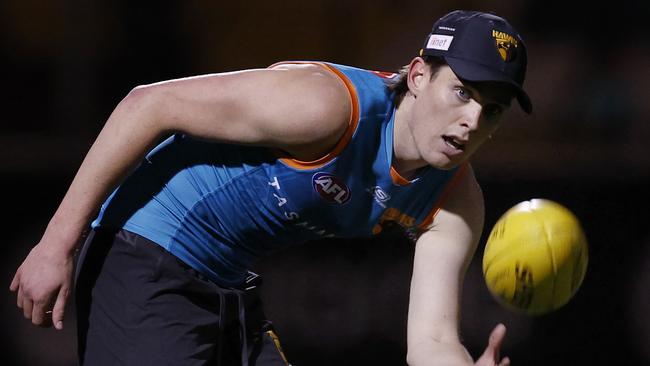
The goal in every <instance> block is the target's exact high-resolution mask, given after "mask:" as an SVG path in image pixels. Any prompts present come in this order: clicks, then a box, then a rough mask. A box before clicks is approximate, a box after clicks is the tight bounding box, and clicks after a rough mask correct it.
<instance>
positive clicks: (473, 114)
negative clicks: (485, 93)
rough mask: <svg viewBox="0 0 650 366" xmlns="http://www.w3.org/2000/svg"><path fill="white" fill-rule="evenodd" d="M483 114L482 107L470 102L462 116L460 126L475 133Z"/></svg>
mask: <svg viewBox="0 0 650 366" xmlns="http://www.w3.org/2000/svg"><path fill="white" fill-rule="evenodd" d="M482 112H483V106H482V105H480V104H479V103H477V102H475V101H471V103H469V104H468V105H467V106H466V110H465V115H464V116H463V122H462V126H463V127H466V128H467V129H468V130H470V131H476V130H477V129H478V127H479V119H480V118H481V113H482Z"/></svg>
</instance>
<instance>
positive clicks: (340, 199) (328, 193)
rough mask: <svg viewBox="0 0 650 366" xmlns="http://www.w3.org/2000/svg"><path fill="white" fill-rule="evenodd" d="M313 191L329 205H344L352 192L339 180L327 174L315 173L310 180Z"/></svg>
mask: <svg viewBox="0 0 650 366" xmlns="http://www.w3.org/2000/svg"><path fill="white" fill-rule="evenodd" d="M311 184H312V186H313V187H314V191H316V192H318V194H320V196H321V197H323V199H324V200H325V201H327V202H329V203H334V204H339V205H342V204H345V203H346V202H348V201H349V200H350V196H352V192H350V188H348V186H347V185H346V184H345V183H344V182H343V181H342V180H340V179H339V178H337V177H335V176H333V175H331V174H329V173H324V172H320V173H316V174H314V176H313V177H312V178H311Z"/></svg>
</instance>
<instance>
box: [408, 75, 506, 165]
mask: <svg viewBox="0 0 650 366" xmlns="http://www.w3.org/2000/svg"><path fill="white" fill-rule="evenodd" d="M411 81H412V84H413V85H412V88H411V92H412V93H413V94H414V95H415V100H414V104H413V109H412V114H411V118H409V122H408V123H409V127H410V130H411V133H412V136H413V141H414V143H415V147H416V149H417V151H418V153H419V155H420V157H421V159H422V160H424V161H425V162H426V163H427V164H429V165H431V166H434V167H437V168H441V169H452V168H454V167H456V166H457V165H458V164H460V163H462V162H463V161H465V160H467V159H468V158H469V157H470V156H471V155H472V154H473V153H474V152H475V151H476V150H477V149H478V148H479V147H480V146H481V145H482V144H483V143H484V142H485V140H487V139H488V138H489V136H490V135H491V134H492V133H493V132H494V131H495V130H496V129H497V128H498V127H499V124H500V120H501V116H502V115H503V112H505V111H506V109H508V108H509V104H510V100H511V99H512V95H511V94H510V93H509V92H508V91H507V90H505V88H503V87H497V86H496V85H494V84H491V85H488V84H482V85H479V84H475V85H468V84H466V83H463V82H461V81H460V80H459V79H458V78H457V77H456V75H455V74H454V73H453V71H452V70H451V68H450V67H449V66H447V65H444V66H442V67H441V68H440V69H439V70H438V72H437V73H436V75H435V76H433V79H431V70H430V68H429V67H428V66H427V65H424V67H423V68H422V75H421V76H415V77H414V78H412V79H411Z"/></svg>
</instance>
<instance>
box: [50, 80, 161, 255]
mask: <svg viewBox="0 0 650 366" xmlns="http://www.w3.org/2000/svg"><path fill="white" fill-rule="evenodd" d="M165 132H166V129H165V128H164V125H163V124H160V123H158V121H157V120H156V116H155V100H154V97H152V96H150V95H147V93H143V92H142V91H140V90H138V89H136V90H134V91H132V92H131V93H130V94H129V95H128V96H127V97H126V98H124V100H122V102H120V104H119V105H118V106H117V107H116V108H115V110H114V111H113V113H112V114H111V116H110V117H109V119H108V120H107V122H106V124H105V125H104V128H103V129H102V131H101V132H100V134H99V136H98V137H97V139H96V140H95V142H94V143H93V145H92V147H91V148H90V150H89V151H88V154H87V155H86V157H85V159H84V161H83V162H82V164H81V166H80V168H79V170H78V171H77V174H76V175H75V177H74V179H73V181H72V183H71V184H70V187H69V189H68V192H67V193H66V194H65V196H64V198H63V200H62V201H61V204H60V205H59V208H58V209H57V211H56V212H55V214H54V216H53V217H52V219H51V220H50V223H49V224H48V227H47V229H46V231H45V234H44V239H45V238H47V239H51V240H44V241H43V242H47V243H56V245H58V246H59V247H58V249H60V250H63V251H68V252H71V251H73V250H74V247H75V245H76V244H77V241H78V239H79V237H80V236H81V235H82V233H83V231H84V230H85V229H86V228H87V226H88V223H89V222H90V220H92V219H93V218H94V216H95V215H96V214H97V210H98V208H99V206H100V205H101V203H102V202H103V201H104V200H105V199H106V197H107V196H108V195H109V194H110V192H111V191H112V190H113V189H115V187H116V186H117V185H118V184H119V183H120V182H121V181H122V180H124V178H125V177H126V176H127V175H128V174H129V173H130V172H131V171H132V170H133V168H134V167H136V166H137V164H138V163H139V162H140V161H141V159H142V158H143V156H144V155H145V154H146V153H147V152H148V151H149V150H150V149H151V148H152V147H153V145H154V144H155V143H156V142H157V141H158V140H159V139H160V137H161V136H162V135H163V134H164V133H165Z"/></svg>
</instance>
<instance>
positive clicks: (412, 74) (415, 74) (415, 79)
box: [406, 57, 429, 97]
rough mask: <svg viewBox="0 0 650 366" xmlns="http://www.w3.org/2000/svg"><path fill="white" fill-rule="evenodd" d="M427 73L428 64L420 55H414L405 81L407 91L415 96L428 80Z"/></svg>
mask: <svg viewBox="0 0 650 366" xmlns="http://www.w3.org/2000/svg"><path fill="white" fill-rule="evenodd" d="M428 74H429V66H428V65H427V64H426V63H425V62H424V59H423V58H422V57H416V58H414V59H413V60H411V63H410V64H409V72H408V75H407V79H406V81H407V83H408V87H409V91H410V92H411V94H413V96H415V97H417V96H418V94H419V93H420V90H421V89H422V88H423V87H424V83H425V82H427V81H428V80H429V78H428V76H427V75H428Z"/></svg>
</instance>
